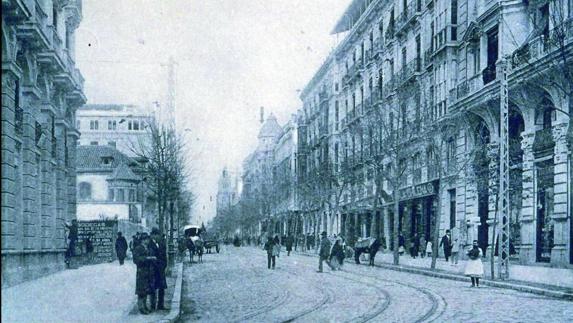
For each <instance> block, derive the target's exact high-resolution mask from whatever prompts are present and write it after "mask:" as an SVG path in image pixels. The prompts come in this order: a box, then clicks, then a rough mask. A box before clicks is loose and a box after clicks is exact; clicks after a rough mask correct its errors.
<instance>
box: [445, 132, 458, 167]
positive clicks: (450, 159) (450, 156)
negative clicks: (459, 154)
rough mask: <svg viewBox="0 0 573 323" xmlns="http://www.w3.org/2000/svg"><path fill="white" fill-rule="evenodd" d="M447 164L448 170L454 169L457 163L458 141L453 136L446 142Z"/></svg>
mask: <svg viewBox="0 0 573 323" xmlns="http://www.w3.org/2000/svg"><path fill="white" fill-rule="evenodd" d="M446 164H447V167H448V171H453V167H455V164H456V141H455V140H454V139H453V138H451V139H449V140H448V142H447V143H446Z"/></svg>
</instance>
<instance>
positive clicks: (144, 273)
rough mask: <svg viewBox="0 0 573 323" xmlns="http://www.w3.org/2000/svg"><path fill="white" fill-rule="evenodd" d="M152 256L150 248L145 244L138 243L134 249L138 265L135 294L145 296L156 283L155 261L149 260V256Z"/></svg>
mask: <svg viewBox="0 0 573 323" xmlns="http://www.w3.org/2000/svg"><path fill="white" fill-rule="evenodd" d="M149 256H151V253H150V250H149V249H147V248H146V247H145V246H144V245H143V244H139V245H137V247H135V249H133V262H134V263H135V265H136V266H137V273H136V275H135V294H137V295H138V296H145V295H147V294H149V292H150V291H151V289H152V286H153V285H154V281H153V278H154V276H153V268H152V266H153V261H152V260H148V259H147V257H149Z"/></svg>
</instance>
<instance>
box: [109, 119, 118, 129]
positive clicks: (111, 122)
mask: <svg viewBox="0 0 573 323" xmlns="http://www.w3.org/2000/svg"><path fill="white" fill-rule="evenodd" d="M116 129H117V121H115V120H109V121H108V122H107V130H116Z"/></svg>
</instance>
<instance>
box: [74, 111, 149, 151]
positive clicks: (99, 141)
mask: <svg viewBox="0 0 573 323" xmlns="http://www.w3.org/2000/svg"><path fill="white" fill-rule="evenodd" d="M152 122H153V117H152V115H151V114H150V113H148V112H146V111H145V109H144V108H142V107H139V106H135V105H121V104H86V105H84V106H82V107H81V108H80V109H79V110H78V112H77V114H76V127H77V129H78V130H79V131H81V133H82V136H81V137H80V142H79V144H80V145H108V146H112V147H115V148H117V149H118V150H119V151H121V152H122V153H124V154H126V155H127V156H129V157H136V156H137V154H138V153H139V152H141V150H142V149H141V147H142V146H145V145H146V144H147V142H148V140H149V137H150V129H149V125H150V124H151V123H152Z"/></svg>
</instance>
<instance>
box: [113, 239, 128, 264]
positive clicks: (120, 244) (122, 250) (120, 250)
mask: <svg viewBox="0 0 573 323" xmlns="http://www.w3.org/2000/svg"><path fill="white" fill-rule="evenodd" d="M115 254H116V255H117V259H118V260H119V265H120V266H121V265H123V261H124V260H125V257H126V255H127V240H125V237H124V236H123V235H122V234H121V231H120V232H118V233H117V239H115Z"/></svg>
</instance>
